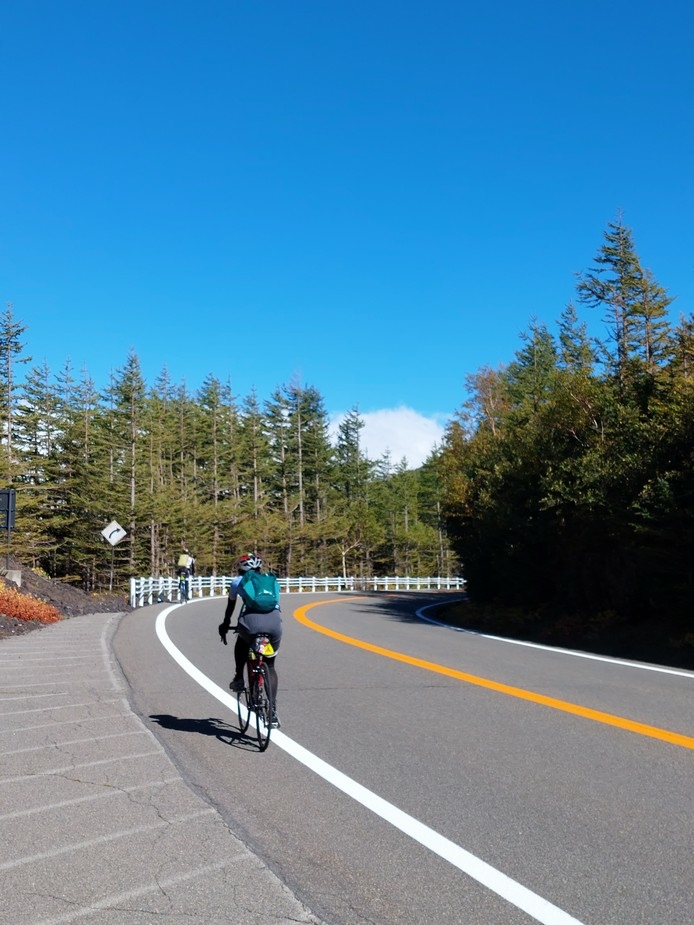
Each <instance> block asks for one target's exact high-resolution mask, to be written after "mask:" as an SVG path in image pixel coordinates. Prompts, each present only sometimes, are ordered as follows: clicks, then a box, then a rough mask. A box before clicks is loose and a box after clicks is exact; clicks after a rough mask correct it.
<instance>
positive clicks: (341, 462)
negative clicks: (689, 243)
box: [0, 220, 694, 652]
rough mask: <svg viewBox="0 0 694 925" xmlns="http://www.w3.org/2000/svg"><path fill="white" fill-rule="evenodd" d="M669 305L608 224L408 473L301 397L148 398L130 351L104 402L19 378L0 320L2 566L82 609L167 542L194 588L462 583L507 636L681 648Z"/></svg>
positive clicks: (473, 378)
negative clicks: (256, 578) (515, 631)
mask: <svg viewBox="0 0 694 925" xmlns="http://www.w3.org/2000/svg"><path fill="white" fill-rule="evenodd" d="M671 303H672V299H671V297H670V296H669V295H668V293H667V291H666V290H665V288H664V287H663V286H661V285H660V284H659V283H658V282H657V281H656V279H655V278H654V276H653V274H652V273H651V272H650V271H649V270H648V269H647V268H646V267H645V265H644V264H643V263H642V261H641V259H640V257H639V255H638V254H637V251H636V247H635V244H634V240H633V235H632V232H631V230H630V229H629V228H627V227H626V226H624V225H623V224H622V222H621V220H618V221H617V222H615V223H612V224H610V225H609V226H608V227H607V229H606V231H605V234H604V239H603V243H602V245H601V246H600V248H599V250H598V252H597V255H596V258H595V261H594V266H593V267H592V268H590V269H588V270H586V271H585V272H584V273H583V274H581V275H580V276H579V278H578V281H577V287H576V301H575V303H574V302H571V303H570V304H569V305H568V306H567V307H566V308H565V309H564V311H563V312H562V313H561V316H560V318H559V319H558V321H557V325H556V331H555V332H552V331H550V330H549V329H548V327H547V326H546V325H544V324H542V323H539V322H537V321H533V322H531V324H530V326H529V329H528V330H527V332H526V333H525V334H524V335H523V336H522V342H521V344H520V346H519V349H518V351H517V353H516V355H515V357H513V358H511V359H510V361H509V363H508V364H507V365H505V366H504V367H502V368H500V369H489V368H482V369H480V370H478V371H476V372H474V373H472V374H471V375H469V376H468V377H467V393H466V396H461V399H463V398H464V401H463V404H462V406H461V407H460V409H459V410H458V411H457V413H456V414H455V415H453V416H452V420H451V423H450V425H449V427H448V429H447V432H446V437H445V441H444V444H443V446H442V447H440V448H438V449H437V450H436V451H435V452H434V453H432V456H431V458H430V459H429V460H428V461H427V463H426V464H425V465H424V466H422V467H421V468H420V469H418V470H415V471H412V470H408V469H407V468H406V466H405V464H404V463H403V462H400V463H398V464H396V465H394V464H393V462H392V461H391V460H390V459H388V458H383V459H380V460H378V461H376V462H374V461H371V460H369V459H367V458H366V456H365V454H364V452H363V451H362V447H361V444H360V430H361V428H362V426H363V422H362V420H361V418H360V416H359V412H358V410H357V409H356V408H355V409H354V410H353V411H352V412H351V413H350V414H348V415H347V416H346V418H345V419H344V420H343V423H342V425H341V426H340V429H339V434H338V436H337V440H336V441H332V442H331V440H330V439H329V433H328V417H327V414H326V411H325V408H324V404H323V399H322V397H321V395H320V393H319V391H318V390H317V389H316V388H313V387H304V386H301V385H299V384H287V385H283V386H279V387H277V389H276V391H275V392H274V394H273V395H271V396H270V397H269V398H267V399H266V400H263V401H261V400H260V399H259V398H258V397H257V396H256V395H255V394H251V395H248V396H246V397H245V398H243V399H241V400H240V399H238V398H237V397H236V396H234V395H232V393H231V390H230V387H229V386H228V385H227V384H225V383H223V382H220V381H219V380H218V379H217V378H215V377H214V376H213V375H210V376H209V377H208V378H207V380H206V381H205V382H204V384H203V385H202V387H201V388H200V389H199V390H198V391H197V392H195V393H192V394H191V393H189V392H188V391H187V389H186V387H185V385H181V384H175V383H173V382H171V381H170V380H169V378H168V376H167V374H166V372H163V373H162V374H161V375H160V377H159V378H158V379H157V381H156V382H154V383H153V384H152V385H151V386H149V385H147V384H146V383H145V382H144V381H143V377H142V375H141V371H140V365H139V361H138V358H137V356H136V354H134V353H132V354H131V355H130V356H129V357H128V359H127V362H126V364H125V365H124V367H123V368H122V369H120V370H119V371H117V372H116V373H115V374H114V375H113V377H112V380H111V382H110V383H109V384H108V387H107V388H106V389H105V390H103V391H99V390H97V388H96V387H95V385H94V383H93V382H92V381H91V380H90V378H89V377H88V375H86V374H83V375H82V376H81V377H79V378H75V377H74V375H73V372H72V370H71V369H70V368H69V365H68V366H66V367H65V368H64V369H63V370H62V371H61V372H59V373H58V374H57V375H53V373H52V372H51V371H50V370H49V369H48V368H46V367H45V366H38V367H31V366H28V367H27V368H26V370H25V371H24V372H25V375H24V376H22V377H20V376H19V375H18V372H19V370H18V366H20V365H21V364H26V363H30V361H29V359H28V357H27V355H26V353H25V344H24V343H23V336H24V331H25V328H24V327H23V326H22V325H21V324H20V323H18V322H17V321H16V320H15V319H14V318H13V316H12V311H11V308H8V310H7V311H6V312H5V314H4V315H3V316H2V319H0V358H1V361H2V366H1V367H0V396H1V399H2V404H1V407H0V411H1V412H2V415H3V418H4V429H3V440H2V447H1V449H2V452H1V453H0V481H2V482H3V483H4V484H5V485H7V486H8V487H13V488H15V489H16V491H17V499H18V500H17V525H16V530H15V532H14V533H13V544H12V551H13V552H14V553H15V554H16V555H17V556H19V557H20V558H22V559H24V560H25V561H28V562H30V563H31V564H33V565H35V566H40V567H42V568H43V569H44V570H45V571H46V572H47V573H48V574H49V575H51V576H54V577H61V578H68V579H70V580H73V581H75V582H77V583H79V584H80V585H81V586H82V587H84V588H85V589H87V590H100V589H104V588H108V587H109V586H113V587H114V588H119V587H120V588H123V587H124V586H125V583H126V581H127V578H129V577H130V576H133V575H144V574H153V575H158V574H167V573H170V572H171V571H172V569H173V567H174V564H175V561H176V558H177V556H178V554H179V552H180V549H181V545H182V544H185V545H187V546H188V547H189V548H190V549H191V551H192V552H193V553H194V554H195V555H196V556H197V560H198V567H199V570H200V571H201V572H202V573H213V572H214V573H217V574H219V573H224V572H228V571H229V570H231V569H232V568H233V561H234V559H235V557H236V556H237V555H238V554H239V553H241V552H244V551H248V550H256V551H257V552H258V553H259V554H261V555H262V556H263V557H264V558H265V560H266V561H267V563H268V565H270V566H271V567H273V568H275V569H276V570H277V571H278V573H280V574H283V575H299V574H303V575H312V574H313V575H328V574H345V575H357V576H369V575H374V574H380V575H383V574H401V575H404V574H409V575H427V574H429V575H431V574H440V575H451V574H460V573H461V570H462V573H463V574H464V575H465V578H466V579H467V583H468V589H469V592H470V596H471V599H472V601H473V602H474V603H475V604H479V605H485V604H493V605H494V606H495V607H496V612H497V613H499V612H501V611H500V608H501V607H504V608H507V610H506V612H507V613H509V612H510V611H509V610H508V608H514V609H515V611H514V612H515V613H522V615H523V616H522V618H521V622H523V623H524V624H525V625H526V626H527V627H528V628H530V627H531V625H532V624H533V622H534V623H535V624H536V625H542V626H544V627H550V630H551V629H552V628H554V629H555V630H556V628H557V627H561V628H563V631H564V633H565V636H566V639H567V641H569V640H570V639H571V638H575V637H576V635H577V634H579V635H581V636H582V638H585V636H586V632H587V631H588V632H593V634H594V635H595V637H596V638H598V637H600V636H601V635H602V634H604V633H605V632H608V633H609V632H615V631H618V632H620V633H622V634H626V635H628V634H629V633H630V632H632V631H635V628H637V627H639V628H640V630H643V628H644V627H645V628H646V631H647V633H650V632H651V631H653V630H655V629H656V628H658V631H659V632H660V634H661V636H663V635H664V636H667V639H668V640H669V642H668V644H670V643H673V644H674V645H676V646H679V647H681V649H682V650H683V651H685V650H687V651H689V652H694V626H693V625H692V623H693V621H692V616H691V615H692V613H693V612H694V574H693V564H694V524H693V518H692V514H693V513H694V439H693V438H694V317H693V316H692V315H691V314H689V315H685V314H684V313H681V314H680V315H679V320H678V321H676V322H675V321H673V320H672V319H673V312H672V306H671ZM685 308H686V306H681V309H682V312H684V310H685ZM581 311H582V312H583V314H581ZM596 320H599V322H600V324H599V325H596V324H595V321H596ZM588 321H591V323H592V327H593V328H594V329H599V330H603V331H604V332H605V335H604V336H603V337H601V338H595V337H594V336H589V334H588V327H589V325H588V323H587V322H588ZM405 361H406V358H405V359H404V361H403V362H405ZM421 362H422V364H423V365H422V367H421V369H420V374H421V376H422V379H423V380H425V379H426V365H425V363H426V360H425V359H424V360H422V361H421ZM464 375H465V373H464V371H462V370H461V371H460V376H461V382H462V381H464ZM20 380H21V381H20ZM114 518H115V519H116V520H118V521H119V522H120V524H121V525H122V526H123V527H124V528H125V529H126V530H127V531H128V535H127V538H126V539H125V540H124V541H123V542H122V543H121V544H120V545H119V546H117V547H116V548H115V550H114V551H113V552H112V550H111V548H110V547H108V546H107V544H106V543H105V542H104V540H103V539H102V537H101V535H100V531H101V529H102V528H103V527H104V526H105V525H106V524H107V523H108V522H109V521H110V520H111V519H114ZM452 550H453V551H452ZM549 635H550V636H552V635H553V634H552V632H551V631H550V632H549ZM554 637H556V633H554ZM554 637H553V638H554Z"/></svg>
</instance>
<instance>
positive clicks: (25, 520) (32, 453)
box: [0, 314, 455, 590]
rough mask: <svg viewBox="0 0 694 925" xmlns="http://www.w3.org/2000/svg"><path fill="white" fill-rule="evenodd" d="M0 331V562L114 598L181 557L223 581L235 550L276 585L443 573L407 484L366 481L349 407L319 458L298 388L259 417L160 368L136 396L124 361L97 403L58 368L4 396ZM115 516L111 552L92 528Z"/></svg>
mask: <svg viewBox="0 0 694 925" xmlns="http://www.w3.org/2000/svg"><path fill="white" fill-rule="evenodd" d="M4 325H5V335H6V336H5V340H4V341H2V342H1V343H0V346H2V344H4V349H5V350H6V352H7V354H8V356H7V357H6V358H5V359H6V363H5V374H6V375H5V385H6V388H5V393H4V394H5V403H4V406H3V409H2V411H3V414H4V433H5V435H6V439H5V441H4V443H2V442H0V453H1V454H2V458H3V460H4V464H5V469H6V470H7V471H8V475H9V466H10V460H11V461H12V466H11V470H12V478H13V480H14V484H15V486H16V488H17V493H18V505H17V507H18V511H17V524H16V529H15V532H14V533H13V537H12V541H13V542H12V550H13V552H14V553H15V554H16V555H18V556H20V557H21V558H23V559H24V560H25V561H28V562H29V563H31V564H32V565H34V566H40V567H42V568H43V569H44V570H45V571H46V572H48V573H49V574H50V575H51V576H52V577H58V578H61V579H63V580H69V581H74V582H76V583H78V584H80V585H81V586H82V587H84V588H85V589H87V590H102V589H105V588H120V589H124V588H125V587H126V583H127V579H128V578H129V577H130V576H138V575H148V574H151V575H161V574H172V572H173V570H174V566H175V563H176V560H177V558H178V555H179V553H180V551H181V547H182V546H187V547H188V548H189V549H191V550H192V551H193V553H194V554H195V556H196V559H197V567H198V571H199V572H200V573H201V574H205V573H216V574H219V573H223V572H228V571H230V570H232V571H233V569H234V560H235V559H236V558H237V557H238V556H239V555H240V554H241V553H244V552H248V551H257V552H258V553H259V554H260V555H262V556H263V558H264V559H265V560H266V561H267V563H268V564H269V565H270V566H271V567H273V568H275V569H276V570H277V571H278V572H279V573H280V574H284V575H299V574H304V575H329V574H336V573H344V574H349V575H353V574H356V575H360V576H369V575H371V574H373V573H374V569H375V568H378V569H379V570H381V571H383V572H387V573H389V574H392V573H393V572H395V573H400V574H404V573H405V571H408V572H409V573H410V574H413V575H417V574H420V575H421V574H423V573H424V572H431V571H432V569H433V565H434V564H436V565H438V564H439V563H441V564H442V565H443V566H444V567H445V569H446V573H447V574H448V573H450V572H451V571H452V570H453V569H454V568H455V562H454V559H453V557H452V554H451V552H450V550H449V547H448V545H447V544H446V541H445V536H444V533H443V528H442V526H441V525H439V526H440V528H439V530H438V531H436V530H434V529H432V527H431V526H430V525H429V523H427V522H426V520H427V518H428V519H429V520H431V514H430V510H429V513H425V512H424V510H423V508H422V513H421V515H420V513H419V511H420V507H421V505H420V504H419V502H418V500H417V498H418V493H419V485H420V476H419V474H418V473H415V472H408V471H406V470H404V469H403V471H400V470H398V471H397V472H395V473H392V475H391V476H387V477H384V476H383V475H382V474H380V473H379V474H378V475H377V474H376V472H375V466H374V463H373V462H371V461H369V460H368V459H367V458H366V457H365V455H364V454H363V453H362V451H361V448H360V445H359V431H360V430H361V427H362V422H361V420H360V418H359V415H358V413H357V412H356V411H353V412H351V413H350V414H349V415H348V416H347V419H346V420H345V421H344V423H343V425H342V427H341V429H340V437H339V440H338V446H337V447H336V448H335V447H333V446H332V445H331V443H330V440H329V437H328V429H329V422H328V418H327V414H326V412H325V409H324V405H323V399H322V396H321V395H320V393H319V392H318V390H317V389H315V388H313V387H312V386H306V387H303V386H300V385H298V384H296V383H292V384H291V385H285V386H282V387H280V388H278V389H277V390H276V391H275V392H274V394H273V395H272V396H271V398H270V400H268V401H267V402H266V403H265V405H264V406H261V405H260V403H259V402H258V399H257V397H256V395H255V394H253V393H252V394H251V395H249V396H247V397H246V398H245V399H244V400H243V401H242V402H241V403H240V405H239V404H237V402H236V400H235V398H234V397H233V396H232V394H231V389H230V388H229V386H228V385H225V384H223V383H221V382H219V381H218V380H217V379H216V378H214V377H213V376H208V377H207V379H206V380H205V381H204V382H203V385H202V387H201V388H200V390H199V391H198V392H197V394H194V395H193V394H191V393H189V392H188V390H187V389H186V387H185V385H176V384H174V383H172V382H171V381H170V379H169V376H168V373H167V372H166V370H164V371H163V372H162V373H161V374H160V376H159V377H158V378H157V380H156V381H155V383H154V385H153V387H152V388H148V387H147V385H146V383H145V382H144V380H143V378H142V375H141V372H140V364H139V360H138V358H137V356H136V355H135V354H134V353H131V354H130V356H129V357H128V358H127V361H126V364H125V366H124V367H123V368H122V369H120V370H117V371H116V372H115V373H113V375H112V376H111V380H110V382H109V385H108V388H107V389H106V390H105V392H104V393H103V394H99V393H98V392H97V390H96V388H95V386H94V383H93V382H92V381H91V380H90V379H89V377H88V376H87V375H86V373H85V374H84V375H83V377H82V380H81V381H76V380H75V379H74V377H73V375H72V371H71V369H70V367H69V364H68V365H67V366H66V367H65V369H64V370H63V371H62V372H61V373H60V374H59V375H58V376H57V377H54V376H53V375H52V374H51V372H50V370H49V369H48V367H47V366H46V364H43V365H42V366H40V367H36V368H34V369H32V370H30V372H29V374H28V375H27V376H26V378H25V381H24V384H23V386H22V388H21V394H20V396H19V399H18V398H17V397H15V393H16V392H17V391H18V387H17V386H16V384H14V380H12V370H13V369H14V365H15V364H16V363H21V362H23V359H22V357H21V350H22V345H21V344H20V343H19V341H18V339H17V338H18V337H19V335H20V334H21V333H22V331H23V330H24V329H23V327H22V326H21V325H18V324H16V322H14V320H13V319H12V318H11V315H10V314H7V316H6V318H5V321H4ZM0 327H2V326H1V325H0ZM1 333H2V331H0V334H1ZM1 356H2V353H1V351H0V357H1ZM8 377H9V378H8ZM0 380H2V376H1V375H0ZM10 380H11V382H10ZM8 383H10V384H8ZM0 385H2V382H1V381H0ZM10 398H11V399H12V400H11V401H10ZM10 417H11V422H12V428H11V430H12V436H13V443H12V445H10V443H9V436H8V435H9V433H10ZM389 478H392V480H393V483H394V492H395V496H401V495H402V499H403V500H402V503H401V505H400V509H399V510H398V512H397V514H394V515H393V516H394V518H395V519H396V520H397V523H395V520H394V521H393V524H394V528H395V529H396V532H397V538H396V539H394V536H393V535H392V534H389V535H387V531H386V530H385V529H384V528H383V526H382V525H381V524H380V522H379V517H386V516H388V511H386V509H385V506H384V505H383V504H382V503H381V501H379V499H380V498H382V497H384V496H385V495H384V493H386V494H387V493H388V489H387V487H386V486H387V483H388V480H389ZM428 492H429V495H430V496H429V497H428V501H427V504H428V505H429V509H431V506H432V505H437V506H438V510H439V512H440V508H441V498H440V495H438V496H437V495H436V491H435V488H434V487H433V486H432V485H431V484H430V485H429V487H428ZM391 494H392V492H391ZM420 517H421V519H420ZM114 519H115V520H117V521H118V522H119V523H120V524H121V525H122V526H123V527H124V528H125V529H126V531H127V537H126V538H125V539H124V540H123V541H122V542H121V543H120V544H119V545H118V546H116V547H115V548H111V547H110V546H109V545H107V544H106V542H105V541H104V539H103V538H102V536H101V530H102V529H103V528H104V527H105V526H106V524H107V523H109V522H110V521H111V520H114ZM440 520H441V518H440V515H439V521H440Z"/></svg>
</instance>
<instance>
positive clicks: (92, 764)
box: [0, 743, 166, 784]
mask: <svg viewBox="0 0 694 925" xmlns="http://www.w3.org/2000/svg"><path fill="white" fill-rule="evenodd" d="M157 744H159V743H157ZM162 754H164V755H165V754H166V752H165V751H164V749H163V748H162V747H161V746H159V748H158V749H155V750H154V751H151V752H137V754H134V755H115V756H114V757H113V758H100V759H99V761H83V762H81V763H80V764H66V765H64V766H63V767H62V768H49V769H48V770H47V771H36V772H35V773H33V774H20V775H18V776H17V777H3V778H0V784H18V783H20V781H23V780H35V779H36V778H37V777H51V775H53V774H69V772H70V771H78V770H81V769H82V768H96V767H98V766H99V765H102V764H113V762H114V761H124V760H125V761H133V760H134V759H135V758H151V757H152V755H162Z"/></svg>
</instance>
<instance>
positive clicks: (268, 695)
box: [252, 663, 272, 752]
mask: <svg viewBox="0 0 694 925" xmlns="http://www.w3.org/2000/svg"><path fill="white" fill-rule="evenodd" d="M252 699H253V709H254V710H255V724H256V732H257V736H258V748H259V749H260V751H261V752H264V751H265V749H266V748H267V747H268V745H269V744H270V729H271V728H272V726H271V723H272V688H271V687H270V672H269V671H268V667H267V665H266V664H265V663H263V664H262V665H261V666H260V667H259V668H258V671H257V673H256V675H255V676H254V678H253V695H252Z"/></svg>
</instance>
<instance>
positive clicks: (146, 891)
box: [0, 613, 321, 925]
mask: <svg viewBox="0 0 694 925" xmlns="http://www.w3.org/2000/svg"><path fill="white" fill-rule="evenodd" d="M120 617H121V615H120V614H113V613H105V614H90V615H87V616H81V617H73V618H72V619H69V620H64V621H62V622H61V623H58V624H55V625H53V626H50V627H46V628H45V629H44V630H42V631H41V632H40V633H30V634H27V635H26V636H22V637H19V638H15V639H6V640H3V641H2V642H0V715H1V719H2V722H1V724H0V846H1V847H0V892H1V893H2V896H3V903H2V906H1V907H0V925H62V923H68V922H78V923H94V925H96V923H98V925H150V923H163V922H165V923H167V925H168V923H170V925H178V923H181V925H183V923H186V925H195V923H205V925H217V923H219V925H221V923H235V925H246V923H248V925H251V923H253V925H259V923H263V925H264V923H273V925H277V923H290V922H296V923H312V925H321V923H320V920H319V919H318V918H316V917H315V916H314V915H312V914H311V912H310V911H309V910H308V909H306V908H305V907H304V906H303V905H302V904H301V903H300V902H299V901H298V899H297V898H296V897H295V896H294V895H293V894H292V893H291V891H290V890H289V889H288V888H287V887H286V886H285V885H284V884H283V883H282V882H281V881H280V880H279V879H278V878H277V877H276V876H275V874H274V873H272V872H271V871H270V870H269V869H268V867H267V866H266V865H265V864H264V863H263V862H262V861H261V860H260V859H259V858H258V857H257V856H256V855H254V854H253V853H252V852H251V851H249V850H248V848H247V847H246V846H245V845H244V844H243V843H242V842H241V841H240V840H239V839H238V838H236V837H235V836H234V834H233V833H232V832H231V831H230V830H229V827H228V826H227V824H226V823H225V822H224V820H223V819H222V818H221V817H220V816H219V815H218V813H217V811H216V810H215V809H214V808H213V807H212V806H210V805H209V804H208V803H206V802H205V801H204V800H203V799H202V798H201V797H200V796H199V795H198V794H196V793H194V792H193V791H192V790H191V789H190V788H189V787H188V786H187V785H186V783H185V782H184V781H183V779H182V778H181V776H180V774H179V773H178V771H177V769H176V767H175V766H174V764H173V763H172V762H171V760H170V759H169V758H168V756H167V754H166V753H165V751H164V749H163V748H162V746H161V745H160V744H159V742H158V741H157V739H155V737H154V736H153V735H152V733H151V732H150V731H149V730H148V729H147V728H146V727H145V726H144V725H143V723H142V722H141V720H140V719H139V717H137V716H136V715H135V713H134V712H133V711H132V710H131V708H130V706H129V702H128V698H127V685H126V683H125V681H124V679H123V677H122V675H121V673H120V670H119V669H118V667H117V665H116V662H115V660H114V658H113V656H112V655H111V648H110V643H111V638H112V636H113V633H114V631H115V628H116V626H117V624H118V621H119V619H120Z"/></svg>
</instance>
